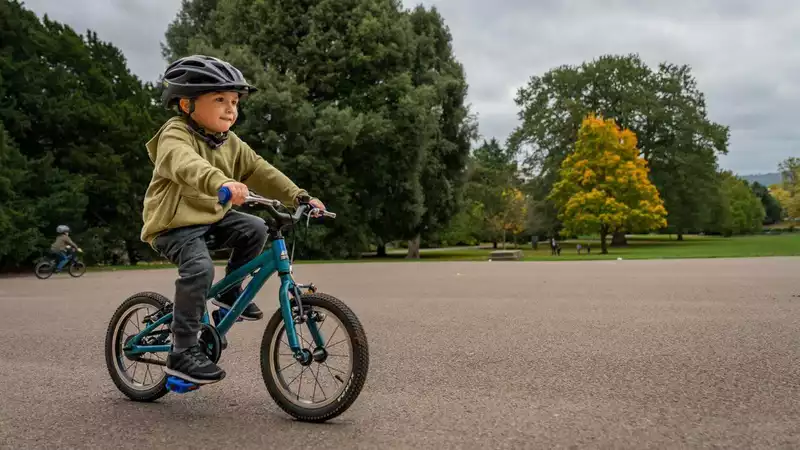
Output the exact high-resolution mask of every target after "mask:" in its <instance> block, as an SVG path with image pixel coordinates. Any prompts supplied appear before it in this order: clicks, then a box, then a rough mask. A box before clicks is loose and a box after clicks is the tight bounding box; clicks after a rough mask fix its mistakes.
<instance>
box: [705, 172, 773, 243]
mask: <svg viewBox="0 0 800 450" xmlns="http://www.w3.org/2000/svg"><path fill="white" fill-rule="evenodd" d="M718 183H719V196H718V197H716V198H717V199H718V200H719V201H720V205H719V206H718V207H717V209H716V214H715V215H716V217H715V224H714V226H713V227H712V228H711V229H712V231H715V232H719V233H721V234H722V235H723V236H733V235H737V234H747V233H754V232H757V231H759V230H760V229H761V226H762V223H763V220H764V217H765V215H766V214H765V212H764V207H763V206H762V204H761V200H759V198H758V197H757V196H756V195H755V194H754V193H753V191H752V190H751V189H750V187H749V185H748V184H747V182H746V181H745V180H742V179H741V178H739V177H737V176H735V175H734V174H733V173H732V172H730V171H723V172H720V173H719V174H718Z"/></svg>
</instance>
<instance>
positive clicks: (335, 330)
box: [325, 324, 340, 347]
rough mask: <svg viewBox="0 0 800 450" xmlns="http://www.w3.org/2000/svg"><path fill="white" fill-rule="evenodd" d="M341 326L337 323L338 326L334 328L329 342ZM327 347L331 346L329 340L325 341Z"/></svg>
mask: <svg viewBox="0 0 800 450" xmlns="http://www.w3.org/2000/svg"><path fill="white" fill-rule="evenodd" d="M339 326H340V324H336V328H335V329H334V330H333V333H331V337H329V338H328V342H330V341H332V340H333V336H334V335H335V334H336V332H337V331H339ZM325 347H329V345H328V343H327V342H326V343H325Z"/></svg>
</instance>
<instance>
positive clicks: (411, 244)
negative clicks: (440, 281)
mask: <svg viewBox="0 0 800 450" xmlns="http://www.w3.org/2000/svg"><path fill="white" fill-rule="evenodd" d="M420 240H421V239H420V236H419V235H417V236H416V237H414V239H411V240H410V241H408V254H407V255H406V259H419V243H420Z"/></svg>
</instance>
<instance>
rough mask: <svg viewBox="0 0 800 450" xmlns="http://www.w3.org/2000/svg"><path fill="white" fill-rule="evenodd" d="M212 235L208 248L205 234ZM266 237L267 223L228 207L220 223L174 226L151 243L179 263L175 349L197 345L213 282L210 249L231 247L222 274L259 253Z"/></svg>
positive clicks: (175, 305) (173, 339) (174, 323)
mask: <svg viewBox="0 0 800 450" xmlns="http://www.w3.org/2000/svg"><path fill="white" fill-rule="evenodd" d="M209 235H213V237H214V239H213V244H212V246H211V247H209V246H208V244H207V242H206V237H208V236H209ZM266 240H267V224H266V223H265V222H264V220H263V219H261V218H260V217H256V216H253V215H250V214H245V213H242V212H239V211H234V210H230V211H229V212H228V213H227V214H226V215H225V217H223V218H222V219H221V220H220V221H219V222H217V223H214V224H211V225H193V226H189V227H181V228H176V229H174V230H169V231H168V232H166V233H164V234H161V235H159V236H158V237H157V238H156V239H155V241H154V242H153V247H155V248H156V250H158V251H159V252H160V253H161V254H162V255H164V257H165V258H167V259H169V260H170V261H171V262H172V263H173V264H175V265H177V266H178V275H179V276H180V278H178V279H177V280H176V281H175V301H174V306H173V318H172V325H171V330H172V344H173V347H174V348H176V349H184V348H189V347H191V346H193V345H195V344H197V335H198V333H199V331H200V320H201V318H202V317H203V312H204V311H205V307H206V301H207V299H208V291H209V289H210V288H211V285H212V283H213V282H214V264H213V263H212V261H211V255H210V254H209V249H211V250H216V249H232V252H231V256H230V259H229V260H228V265H227V267H226V269H225V273H226V274H228V273H230V272H231V271H233V270H236V269H238V268H239V267H241V266H243V265H244V264H246V263H247V262H249V261H250V260H251V259H253V258H254V257H256V256H258V254H259V253H261V251H262V249H263V248H264V243H266Z"/></svg>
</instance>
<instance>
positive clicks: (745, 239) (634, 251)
mask: <svg viewBox="0 0 800 450" xmlns="http://www.w3.org/2000/svg"><path fill="white" fill-rule="evenodd" d="M578 243H580V244H581V245H582V246H583V247H584V249H583V250H582V251H581V254H580V255H578V253H577V249H576V248H575V246H576V245H577V244H578ZM587 243H588V244H590V245H591V247H592V253H591V254H587V253H586V249H585V247H586V244H587ZM560 244H561V256H552V255H550V247H549V244H548V243H547V242H540V243H539V246H538V247H539V248H538V249H537V250H535V251H534V250H533V249H531V247H530V245H528V246H527V248H522V249H521V250H522V251H523V254H524V260H526V261H564V260H570V261H577V260H602V259H617V258H623V259H666V258H737V257H755V256H800V233H792V234H780V235H771V236H770V235H758V236H737V237H731V238H722V237H716V236H685V237H684V240H683V241H678V240H676V237H675V236H672V238H671V239H670V237H669V236H662V235H645V236H628V245H627V246H625V247H609V249H608V252H609V254H607V255H603V254H601V253H600V241H599V240H593V239H580V240H567V241H561V242H560ZM490 252H491V249H488V248H487V249H483V248H482V249H480V250H477V249H473V250H456V251H440V252H430V253H428V254H426V255H423V258H424V259H430V260H451V259H453V260H486V259H488V258H489V253H490Z"/></svg>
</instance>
